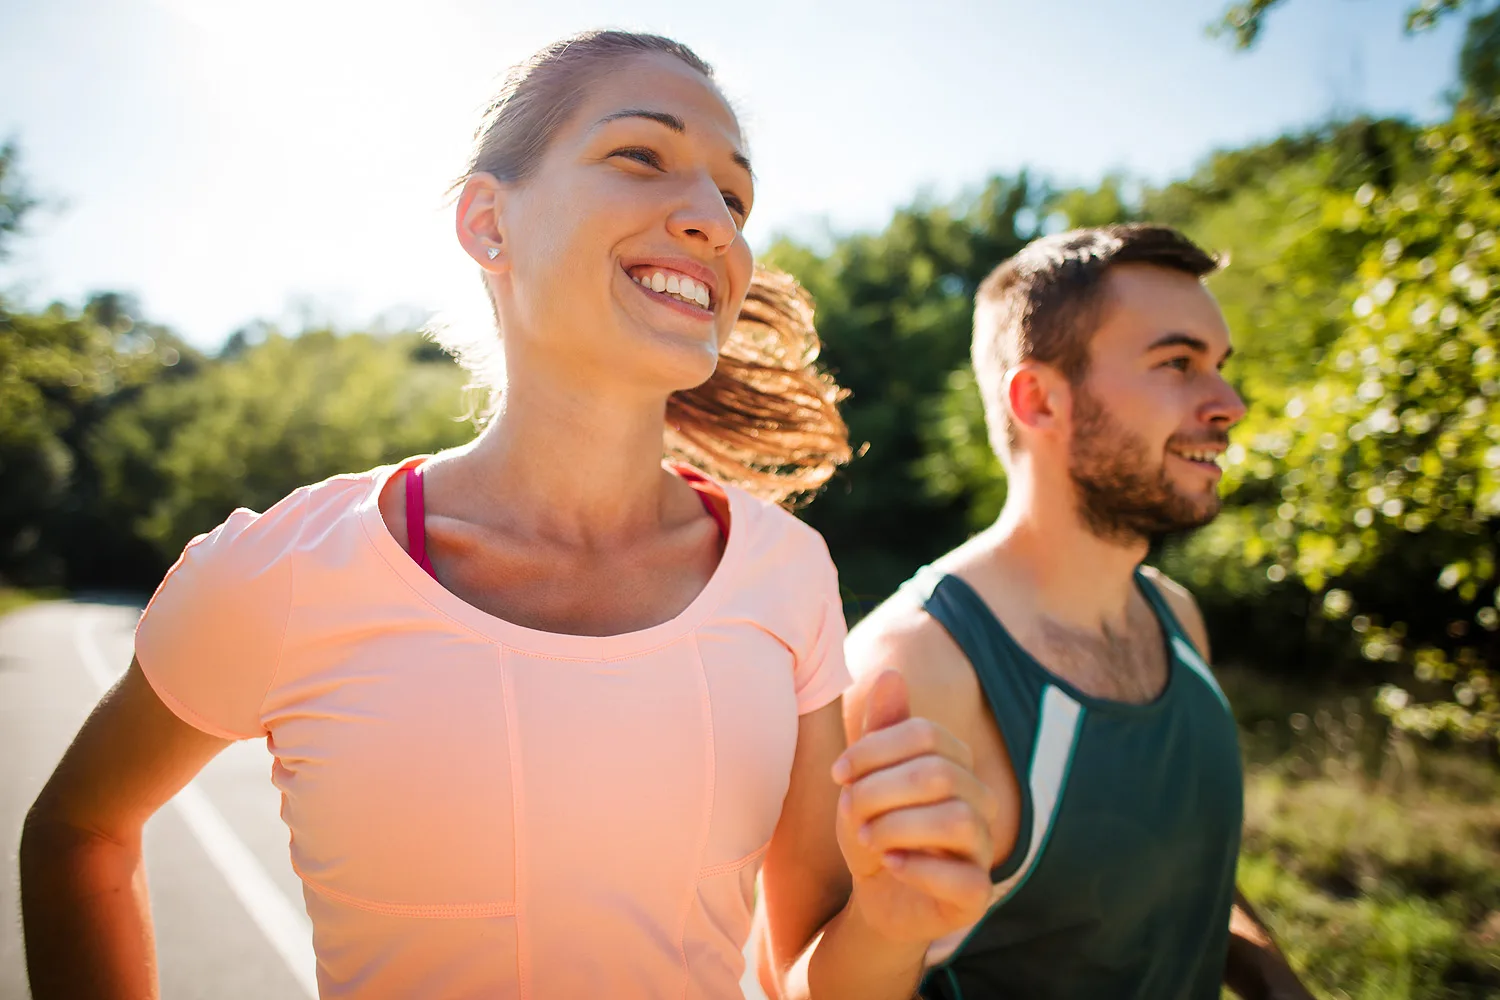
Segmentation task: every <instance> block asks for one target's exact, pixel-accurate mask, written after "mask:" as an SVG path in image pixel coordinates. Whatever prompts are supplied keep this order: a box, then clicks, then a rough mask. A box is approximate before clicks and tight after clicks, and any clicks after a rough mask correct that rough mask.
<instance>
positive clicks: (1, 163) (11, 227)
mask: <svg viewBox="0 0 1500 1000" xmlns="http://www.w3.org/2000/svg"><path fill="white" fill-rule="evenodd" d="M18 157H19V154H18V152H17V150H16V145H15V143H14V142H7V143H4V144H3V145H0V260H4V259H5V257H6V255H7V254H8V253H9V252H10V241H11V239H12V238H13V237H14V236H15V235H16V233H18V232H19V231H20V229H21V221H22V219H24V218H25V217H26V214H27V213H28V212H30V211H31V210H32V209H34V208H36V206H37V200H36V199H35V198H34V197H32V195H31V193H30V192H29V191H28V190H27V188H26V185H25V183H24V182H23V181H22V180H21V176H20V173H19V171H18V170H17V169H16V161H17V159H18Z"/></svg>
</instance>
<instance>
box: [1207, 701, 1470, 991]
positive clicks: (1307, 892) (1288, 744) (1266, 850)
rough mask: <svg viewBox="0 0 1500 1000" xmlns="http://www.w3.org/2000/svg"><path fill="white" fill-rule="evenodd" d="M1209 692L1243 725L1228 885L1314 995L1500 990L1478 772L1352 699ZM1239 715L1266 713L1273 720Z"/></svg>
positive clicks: (1465, 758)
mask: <svg viewBox="0 0 1500 1000" xmlns="http://www.w3.org/2000/svg"><path fill="white" fill-rule="evenodd" d="M1223 679H1224V681H1225V690H1226V692H1229V693H1230V696H1231V698H1232V699H1233V701H1234V704H1235V705H1236V714H1237V715H1239V716H1240V719H1241V723H1242V724H1248V725H1249V727H1250V728H1249V730H1247V732H1246V734H1245V737H1244V740H1243V743H1244V746H1245V748H1246V756H1247V774H1246V785H1245V831H1244V841H1243V844H1242V848H1241V856H1240V867H1239V880H1240V885H1241V888H1242V889H1243V890H1244V892H1245V893H1246V895H1247V896H1248V897H1249V898H1251V899H1253V900H1255V903H1256V906H1257V908H1258V910H1259V911H1260V913H1261V915H1262V916H1263V917H1264V918H1265V919H1266V921H1267V923H1268V925H1269V926H1270V927H1271V929H1272V931H1273V933H1274V934H1275V936H1276V939H1277V941H1278V943H1279V944H1280V945H1281V946H1282V948H1283V949H1284V950H1285V951H1286V952H1287V955H1288V957H1289V958H1290V959H1291V961H1292V963H1293V965H1294V966H1295V967H1296V968H1298V969H1299V970H1301V972H1302V974H1303V976H1304V979H1305V980H1306V982H1307V984H1308V986H1309V987H1310V988H1311V989H1312V990H1313V992H1314V994H1315V995H1317V996H1320V997H1329V998H1334V997H1337V998H1349V1000H1407V998H1417V997H1424V998H1445V1000H1460V998H1465V1000H1467V998H1473V1000H1479V998H1482V997H1492V996H1495V995H1496V994H1497V993H1500V771H1497V770H1496V769H1495V767H1494V765H1493V762H1491V761H1488V760H1484V759H1481V758H1478V757H1476V756H1475V755H1473V754H1468V753H1455V752H1452V751H1444V750H1439V749H1437V748H1434V747H1433V746H1432V745H1431V744H1428V743H1424V742H1419V741H1415V740H1413V739H1412V738H1411V737H1410V736H1408V735H1407V734H1405V733H1403V732H1401V731H1400V730H1397V729H1394V728H1392V727H1390V726H1389V725H1388V722H1387V720H1384V719H1381V718H1379V717H1374V718H1371V717H1369V716H1367V715H1366V714H1365V713H1364V711H1363V707H1362V703H1361V701H1360V700H1359V699H1355V698H1350V697H1347V696H1344V697H1337V696H1333V697H1330V696H1327V695H1325V696H1322V697H1317V696H1312V697H1310V696H1309V695H1308V693H1307V692H1306V691H1303V692H1300V693H1298V692H1296V691H1295V690H1294V689H1291V688H1288V687H1286V686H1284V685H1282V686H1277V685H1268V683H1267V681H1266V679H1265V678H1264V677H1263V676H1260V677H1257V676H1254V675H1250V674H1246V673H1243V672H1233V671H1231V672H1229V673H1228V674H1227V675H1225V676H1224V678H1223ZM1289 704H1291V705H1298V706H1300V707H1302V708H1303V709H1304V711H1300V712H1295V713H1293V714H1291V715H1290V717H1288V716H1287V715H1286V714H1285V710H1286V707H1287V706H1288V705H1289ZM1245 705H1249V706H1260V707H1270V706H1276V708H1277V709H1278V712H1277V718H1276V721H1274V722H1273V721H1271V719H1270V718H1265V717H1263V718H1261V719H1259V720H1258V721H1257V720H1256V719H1255V718H1253V717H1247V715H1246V713H1245V712H1244V710H1243V709H1242V706H1245Z"/></svg>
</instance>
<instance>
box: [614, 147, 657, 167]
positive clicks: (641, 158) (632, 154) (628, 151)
mask: <svg viewBox="0 0 1500 1000" xmlns="http://www.w3.org/2000/svg"><path fill="white" fill-rule="evenodd" d="M609 155H610V156H623V157H625V158H626V159H630V160H635V161H636V162H637V163H644V164H645V165H646V166H648V167H655V168H656V169H657V170H660V169H661V157H659V156H657V155H656V152H655V150H650V149H647V148H646V147H644V146H627V147H625V148H624V149H617V150H615V151H614V152H613V153H610V154H609Z"/></svg>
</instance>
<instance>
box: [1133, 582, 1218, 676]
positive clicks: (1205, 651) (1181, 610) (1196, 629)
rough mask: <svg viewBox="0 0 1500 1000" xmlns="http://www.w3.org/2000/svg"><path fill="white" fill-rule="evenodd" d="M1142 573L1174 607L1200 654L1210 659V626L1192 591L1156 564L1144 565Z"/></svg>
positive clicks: (1173, 612) (1168, 604)
mask: <svg viewBox="0 0 1500 1000" xmlns="http://www.w3.org/2000/svg"><path fill="white" fill-rule="evenodd" d="M1141 575H1142V576H1144V577H1145V578H1146V580H1147V581H1148V582H1149V583H1151V584H1152V585H1153V586H1154V587H1156V590H1157V592H1158V593H1159V594H1161V596H1162V599H1163V600H1165V601H1166V602H1167V607H1169V608H1171V609H1172V614H1173V615H1175V616H1176V617H1177V621H1178V622H1179V623H1180V624H1181V625H1182V629H1183V631H1184V632H1186V633H1187V637H1188V638H1189V639H1190V640H1192V643H1193V645H1194V646H1196V647H1197V648H1198V652H1199V654H1200V655H1202V657H1203V658H1204V659H1205V660H1206V659H1208V658H1209V647H1208V626H1207V625H1206V624H1205V623H1204V621H1203V612H1202V611H1200V610H1199V609H1198V602H1197V601H1196V600H1194V599H1193V595H1192V592H1191V591H1189V590H1188V589H1187V588H1186V587H1184V586H1183V585H1182V584H1180V583H1178V582H1177V581H1176V580H1173V579H1172V578H1171V577H1169V576H1167V574H1165V573H1163V572H1162V571H1161V570H1159V569H1157V568H1156V567H1155V566H1144V565H1143V566H1142V567H1141Z"/></svg>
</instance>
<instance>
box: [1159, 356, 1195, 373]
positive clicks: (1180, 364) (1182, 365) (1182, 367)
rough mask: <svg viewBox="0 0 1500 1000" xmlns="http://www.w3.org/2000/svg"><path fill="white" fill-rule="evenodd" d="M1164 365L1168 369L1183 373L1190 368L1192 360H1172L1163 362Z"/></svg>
mask: <svg viewBox="0 0 1500 1000" xmlns="http://www.w3.org/2000/svg"><path fill="white" fill-rule="evenodd" d="M1165 364H1166V366H1167V367H1168V368H1175V369H1177V370H1178V371H1180V372H1185V371H1187V370H1188V369H1189V368H1191V367H1192V365H1193V359H1192V358H1173V359H1172V360H1171V361H1167V362H1165Z"/></svg>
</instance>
